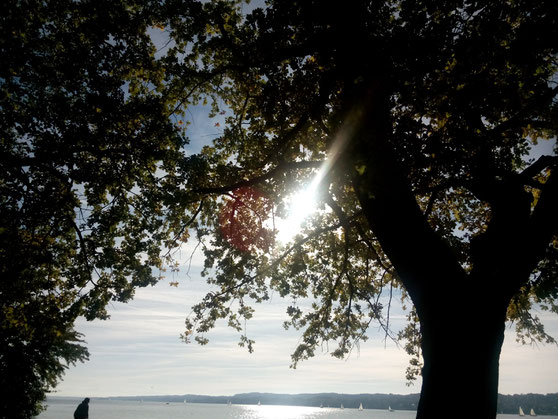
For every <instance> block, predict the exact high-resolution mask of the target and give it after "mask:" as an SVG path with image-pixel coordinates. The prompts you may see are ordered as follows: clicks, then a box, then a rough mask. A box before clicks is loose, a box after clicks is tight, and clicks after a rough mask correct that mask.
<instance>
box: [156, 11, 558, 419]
mask: <svg viewBox="0 0 558 419" xmlns="http://www.w3.org/2000/svg"><path fill="white" fill-rule="evenodd" d="M557 7H558V4H557V3H556V2H555V1H544V0H543V1H538V2H532V1H500V0H498V1H488V2H475V1H448V2H439V1H405V0H399V1H397V0H393V1H364V0H357V1H352V2H345V3H340V2H338V1H323V0H320V1H317V0H316V1H310V0H309V1H295V2H289V1H280V0H277V1H273V0H270V1H268V2H266V7H265V8H263V9H255V10H254V11H253V12H251V13H250V14H249V15H247V16H246V17H243V16H242V14H241V12H240V10H241V9H240V7H238V6H235V5H234V2H227V1H215V2H211V3H209V4H204V5H203V6H202V5H201V4H199V3H196V2H192V1H188V2H180V1H179V2H176V6H175V8H174V9H173V10H174V12H175V15H174V16H173V18H172V19H171V21H170V22H168V24H167V26H166V30H167V32H168V33H169V34H170V37H171V38H172V40H173V44H172V49H171V50H170V52H169V54H168V56H167V62H166V66H167V67H166V68H167V73H166V76H167V83H166V86H167V87H168V88H169V94H170V95H175V96H176V98H177V102H178V104H179V105H187V104H192V103H198V102H199V101H200V100H209V101H210V102H211V103H212V106H213V113H214V114H215V115H218V114H224V115H226V123H225V124H223V123H222V122H217V124H218V125H222V126H223V132H222V135H221V136H219V138H217V139H216V140H215V141H214V143H213V144H212V146H208V147H206V148H205V149H204V151H203V152H202V154H201V155H200V156H197V158H196V161H197V165H196V166H195V167H196V168H197V170H196V171H192V169H193V167H194V166H192V165H189V166H188V171H187V172H184V175H183V176H184V181H185V185H186V186H187V187H188V188H189V190H190V192H191V196H190V199H191V202H190V204H189V205H191V211H194V210H195V208H200V215H199V217H198V219H197V221H196V224H195V226H196V228H197V235H198V238H199V240H200V242H201V243H202V244H203V247H204V252H205V257H206V262H205V267H206V270H205V273H206V274H207V275H208V276H209V282H210V283H211V284H214V285H215V287H216V289H215V290H214V292H212V293H210V294H208V295H207V297H206V298H205V299H204V301H203V302H202V303H201V304H199V305H198V306H196V308H195V315H193V316H192V317H191V318H189V319H188V320H187V331H186V333H185V334H184V338H185V339H186V340H189V339H190V337H191V336H192V335H196V338H197V340H198V341H199V342H201V343H206V342H207V338H206V336H205V332H206V331H208V330H209V329H210V328H211V327H212V326H213V325H214V324H215V322H216V320H217V319H219V318H227V319H228V322H229V324H230V325H232V326H233V327H235V328H237V329H238V330H242V325H243V319H247V318H250V317H251V316H252V312H253V309H252V308H251V306H250V301H251V300H252V301H254V300H255V301H262V300H265V299H267V298H268V297H269V293H270V291H271V290H276V291H278V292H279V293H280V294H281V295H282V296H285V297H288V298H290V299H292V300H293V301H294V303H293V305H292V306H290V307H289V309H288V314H289V315H290V320H289V321H288V322H287V325H291V326H294V327H297V328H301V329H303V330H304V331H303V337H302V340H301V344H300V345H299V346H298V348H297V349H296V351H295V353H294V354H293V361H294V363H296V362H297V361H298V360H301V359H304V358H307V357H310V356H312V355H313V354H314V350H315V348H316V347H317V346H319V345H320V344H322V343H323V342H325V341H337V342H338V347H337V349H335V350H334V351H333V354H334V355H337V356H344V355H345V354H347V352H348V351H350V349H351V345H352V344H353V342H354V341H355V340H358V339H362V338H363V337H364V336H365V332H366V329H367V326H368V325H369V324H370V322H371V321H373V320H376V321H380V322H381V324H382V325H383V326H384V327H386V330H387V332H388V333H389V325H388V324H387V322H388V314H389V305H388V307H383V306H382V304H381V303H380V301H381V300H380V299H379V296H380V294H381V290H382V288H384V287H386V286H387V287H398V288H401V289H402V290H403V292H404V295H405V296H407V297H408V298H409V299H410V301H411V302H412V305H413V309H412V310H411V312H410V313H409V319H410V321H411V324H410V326H409V327H408V328H406V329H405V330H403V331H402V332H401V337H402V338H406V339H407V340H408V342H407V348H408V350H409V352H411V353H413V354H414V355H416V357H417V359H415V360H414V362H413V365H412V368H410V370H409V375H410V376H412V375H414V374H416V373H418V372H421V373H422V390H421V399H420V404H419V406H418V416H417V417H419V418H430V417H434V416H435V415H438V414H439V413H438V412H440V411H442V412H449V411H451V412H453V413H452V415H453V417H462V416H463V417H464V415H468V412H461V413H459V412H455V410H454V407H455V406H459V405H461V404H462V403H461V399H466V400H474V401H475V408H476V414H477V415H478V416H479V417H483V418H494V417H495V415H496V397H497V387H498V363H499V356H500V350H501V347H502V343H503V339H504V328H505V322H506V320H507V319H508V320H510V319H511V320H515V321H517V322H518V325H519V327H520V332H521V336H522V338H524V339H540V340H547V341H553V339H552V338H551V337H549V336H548V335H546V333H545V332H544V328H543V327H542V325H541V324H540V322H539V321H538V319H537V318H536V317H534V316H531V315H529V311H528V309H529V308H530V307H531V306H532V304H535V303H536V304H540V305H541V307H544V308H549V309H551V310H553V311H557V310H556V309H557V306H556V297H557V293H558V287H557V284H558V277H557V275H556V273H557V268H558V265H557V261H558V259H557V255H558V246H557V233H558V218H557V217H556V214H558V178H557V174H556V170H557V164H558V157H557V156H556V154H555V152H554V153H551V154H549V155H543V156H540V157H539V158H537V159H533V158H530V157H529V153H530V150H533V149H534V148H535V147H536V145H537V144H538V143H539V142H541V141H547V140H549V139H555V137H556V130H557V128H558V125H557V121H558V120H557V117H556V116H557V110H558V109H557V104H556V97H557V93H558V85H557V82H556V74H557V73H556V72H557V64H558V61H557V56H556V54H557V53H558V41H557V40H558V33H557V32H558V21H557V20H558V9H557ZM197 173H203V174H204V176H200V175H198V174H197ZM304 185H312V187H313V188H314V189H315V190H316V193H317V195H318V199H319V202H320V204H319V205H318V209H317V210H316V211H315V213H314V214H313V216H312V217H311V218H310V219H309V220H308V221H307V223H306V225H305V229H304V230H303V231H302V232H301V235H299V236H298V237H297V238H295V239H294V241H293V242H292V243H290V244H288V245H287V246H285V247H283V248H281V247H280V246H279V245H278V244H276V243H274V242H273V237H274V227H273V222H272V221H273V220H274V217H275V216H276V215H277V214H279V215H281V213H282V212H284V211H285V208H284V206H285V202H286V200H288V198H289V196H291V195H292V193H293V191H294V190H297V189H300V188H302V187H304ZM196 195H197V196H196ZM270 220H272V221H270ZM301 298H311V299H312V300H313V301H314V302H313V304H312V307H311V308H310V309H308V310H306V311H305V310H304V307H300V306H298V305H297V304H296V301H297V300H300V299H301ZM417 322H418V325H417ZM241 344H245V345H248V347H249V348H250V349H251V348H252V345H253V342H252V341H251V340H250V339H249V337H248V336H245V335H242V337H241ZM417 345H419V347H417ZM420 359H422V360H423V364H421V361H420ZM456 399H459V400H456ZM460 415H461V416H460Z"/></svg>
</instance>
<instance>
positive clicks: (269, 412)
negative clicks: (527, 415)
mask: <svg viewBox="0 0 558 419" xmlns="http://www.w3.org/2000/svg"><path fill="white" fill-rule="evenodd" d="M81 400H82V399H54V400H52V399H51V400H49V401H48V403H47V404H48V406H49V407H48V410H47V411H46V412H43V413H41V414H40V415H39V416H38V419H73V413H74V410H75V408H76V407H77V405H78V404H79V403H80V402H81ZM415 414H416V413H415V412H411V411H395V412H388V411H386V410H371V409H364V410H363V411H358V410H356V409H343V410H342V409H333V408H317V407H300V406H248V405H233V406H230V407H229V406H226V405H222V404H193V403H188V404H183V403H169V404H166V403H156V402H143V403H140V402H128V401H114V400H104V399H102V400H97V399H92V400H91V402H90V403H89V418H90V419H352V418H355V419H356V418H358V419H365V418H366V419H414V417H415ZM447 417H448V418H451V415H448V416H447ZM471 417H472V418H474V415H471ZM517 417H518V415H498V419H511V418H517ZM539 417H541V416H539ZM542 417H544V418H545V419H558V416H542Z"/></svg>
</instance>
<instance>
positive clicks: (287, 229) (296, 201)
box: [275, 183, 317, 243]
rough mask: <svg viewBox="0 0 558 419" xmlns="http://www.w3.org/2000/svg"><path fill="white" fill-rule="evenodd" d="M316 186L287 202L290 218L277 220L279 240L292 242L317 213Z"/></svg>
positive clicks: (306, 189)
mask: <svg viewBox="0 0 558 419" xmlns="http://www.w3.org/2000/svg"><path fill="white" fill-rule="evenodd" d="M316 206H317V201H316V186H315V185H314V183H312V184H311V185H310V186H308V187H306V188H304V189H302V190H300V191H298V192H296V193H294V194H293V195H291V196H290V197H289V199H288V202H287V207H288V216H287V218H286V219H283V218H279V219H277V220H276V223H275V224H276V225H275V226H276V228H277V240H279V241H280V242H282V243H288V242H289V241H291V240H292V239H293V238H294V237H295V236H296V235H297V234H298V233H299V232H300V230H301V228H302V225H303V223H304V221H305V220H306V219H307V218H308V217H309V216H310V215H311V214H312V213H313V212H314V211H316Z"/></svg>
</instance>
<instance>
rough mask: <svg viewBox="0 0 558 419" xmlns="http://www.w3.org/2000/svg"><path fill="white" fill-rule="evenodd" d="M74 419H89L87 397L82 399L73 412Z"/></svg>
mask: <svg viewBox="0 0 558 419" xmlns="http://www.w3.org/2000/svg"><path fill="white" fill-rule="evenodd" d="M74 419H89V397H86V398H85V399H83V401H82V402H81V403H80V404H79V405H78V407H77V409H76V411H75V412H74Z"/></svg>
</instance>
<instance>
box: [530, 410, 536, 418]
mask: <svg viewBox="0 0 558 419" xmlns="http://www.w3.org/2000/svg"><path fill="white" fill-rule="evenodd" d="M529 416H537V414H536V413H535V411H534V410H533V409H531V413H529Z"/></svg>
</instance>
